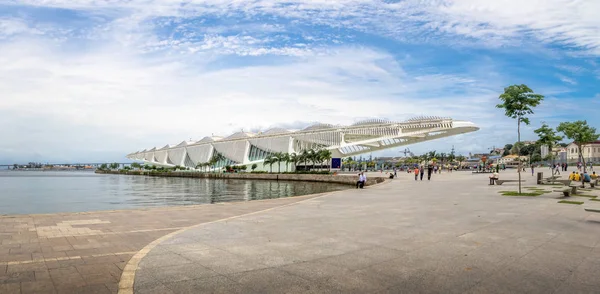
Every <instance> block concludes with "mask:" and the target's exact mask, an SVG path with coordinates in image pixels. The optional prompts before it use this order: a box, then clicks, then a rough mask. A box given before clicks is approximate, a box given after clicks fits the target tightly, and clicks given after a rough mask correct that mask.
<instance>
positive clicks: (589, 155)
mask: <svg viewBox="0 0 600 294" xmlns="http://www.w3.org/2000/svg"><path fill="white" fill-rule="evenodd" d="M566 149H567V160H568V161H569V162H570V163H575V162H579V161H580V157H579V149H578V148H577V144H575V142H573V143H571V144H569V145H568V146H567V148H566ZM581 151H582V152H581V153H582V154H581V155H582V157H583V158H584V160H585V161H586V162H587V163H589V162H594V163H598V162H600V141H595V142H589V143H586V144H583V145H582V146H581Z"/></svg>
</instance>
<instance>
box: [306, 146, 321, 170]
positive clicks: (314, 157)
mask: <svg viewBox="0 0 600 294" xmlns="http://www.w3.org/2000/svg"><path fill="white" fill-rule="evenodd" d="M318 159H319V154H318V153H317V152H316V151H315V150H314V149H310V150H308V160H309V161H310V162H311V163H312V166H311V168H310V169H311V170H312V169H314V168H315V162H316V161H317V160H318Z"/></svg>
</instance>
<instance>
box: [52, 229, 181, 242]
mask: <svg viewBox="0 0 600 294" xmlns="http://www.w3.org/2000/svg"><path fill="white" fill-rule="evenodd" d="M183 228H186V227H174V228H162V229H146V230H133V231H122V232H101V233H91V234H77V235H62V236H48V237H45V238H48V239H51V238H64V237H82V236H106V235H117V234H135V233H147V232H159V231H175V230H180V229H183Z"/></svg>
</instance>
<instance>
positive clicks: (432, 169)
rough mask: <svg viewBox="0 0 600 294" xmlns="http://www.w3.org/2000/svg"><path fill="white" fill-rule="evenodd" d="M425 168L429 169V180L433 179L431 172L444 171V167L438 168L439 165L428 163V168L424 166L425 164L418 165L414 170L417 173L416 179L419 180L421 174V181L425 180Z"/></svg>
mask: <svg viewBox="0 0 600 294" xmlns="http://www.w3.org/2000/svg"><path fill="white" fill-rule="evenodd" d="M425 170H427V180H428V181H430V180H431V174H432V173H437V172H438V171H439V173H442V169H441V168H440V169H438V168H437V166H432V165H428V166H427V168H424V167H423V166H421V167H418V166H416V167H415V168H414V170H413V172H414V173H415V181H417V180H418V179H419V176H420V178H421V181H422V180H423V175H424V174H425Z"/></svg>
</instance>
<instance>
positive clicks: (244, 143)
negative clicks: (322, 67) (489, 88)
mask: <svg viewBox="0 0 600 294" xmlns="http://www.w3.org/2000/svg"><path fill="white" fill-rule="evenodd" d="M478 129H479V128H478V127H477V126H476V125H475V124H473V123H472V122H468V121H455V120H453V119H451V118H443V117H433V116H432V117H417V118H412V119H409V120H406V121H404V122H392V121H389V120H385V119H369V120H363V121H359V122H356V123H354V124H352V125H350V126H340V125H332V124H323V123H316V124H313V125H311V126H309V127H306V128H305V129H303V130H299V131H291V130H286V129H283V128H273V129H269V130H267V131H265V132H263V133H258V134H254V133H248V132H237V133H234V134H232V135H230V136H227V137H225V138H221V137H214V136H211V137H204V138H203V139H201V140H200V141H197V142H188V141H183V142H181V143H179V144H177V145H176V146H172V145H166V146H164V147H162V148H160V149H158V150H157V149H156V148H152V149H150V150H143V151H140V152H136V153H132V154H129V155H127V157H128V158H130V159H133V160H143V161H145V162H147V163H150V164H156V165H163V166H173V165H185V166H188V167H195V166H196V165H197V164H199V163H205V162H208V161H210V159H211V158H212V157H213V155H214V154H215V152H218V153H220V154H221V155H223V156H224V157H225V158H226V159H227V160H228V161H229V162H234V163H235V164H248V163H255V162H260V161H262V159H257V158H259V157H260V156H264V155H265V154H270V153H273V152H284V153H294V152H300V151H302V150H304V149H315V148H316V149H318V148H325V149H329V150H331V152H332V155H333V157H347V156H354V155H357V154H362V153H368V152H372V151H377V150H382V149H387V148H394V147H399V146H404V145H408V144H413V143H418V142H423V141H428V140H433V139H437V138H442V137H447V136H452V135H458V134H463V133H468V132H473V131H477V130H478ZM257 154H260V156H259V157H257V156H256V155H257Z"/></svg>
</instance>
